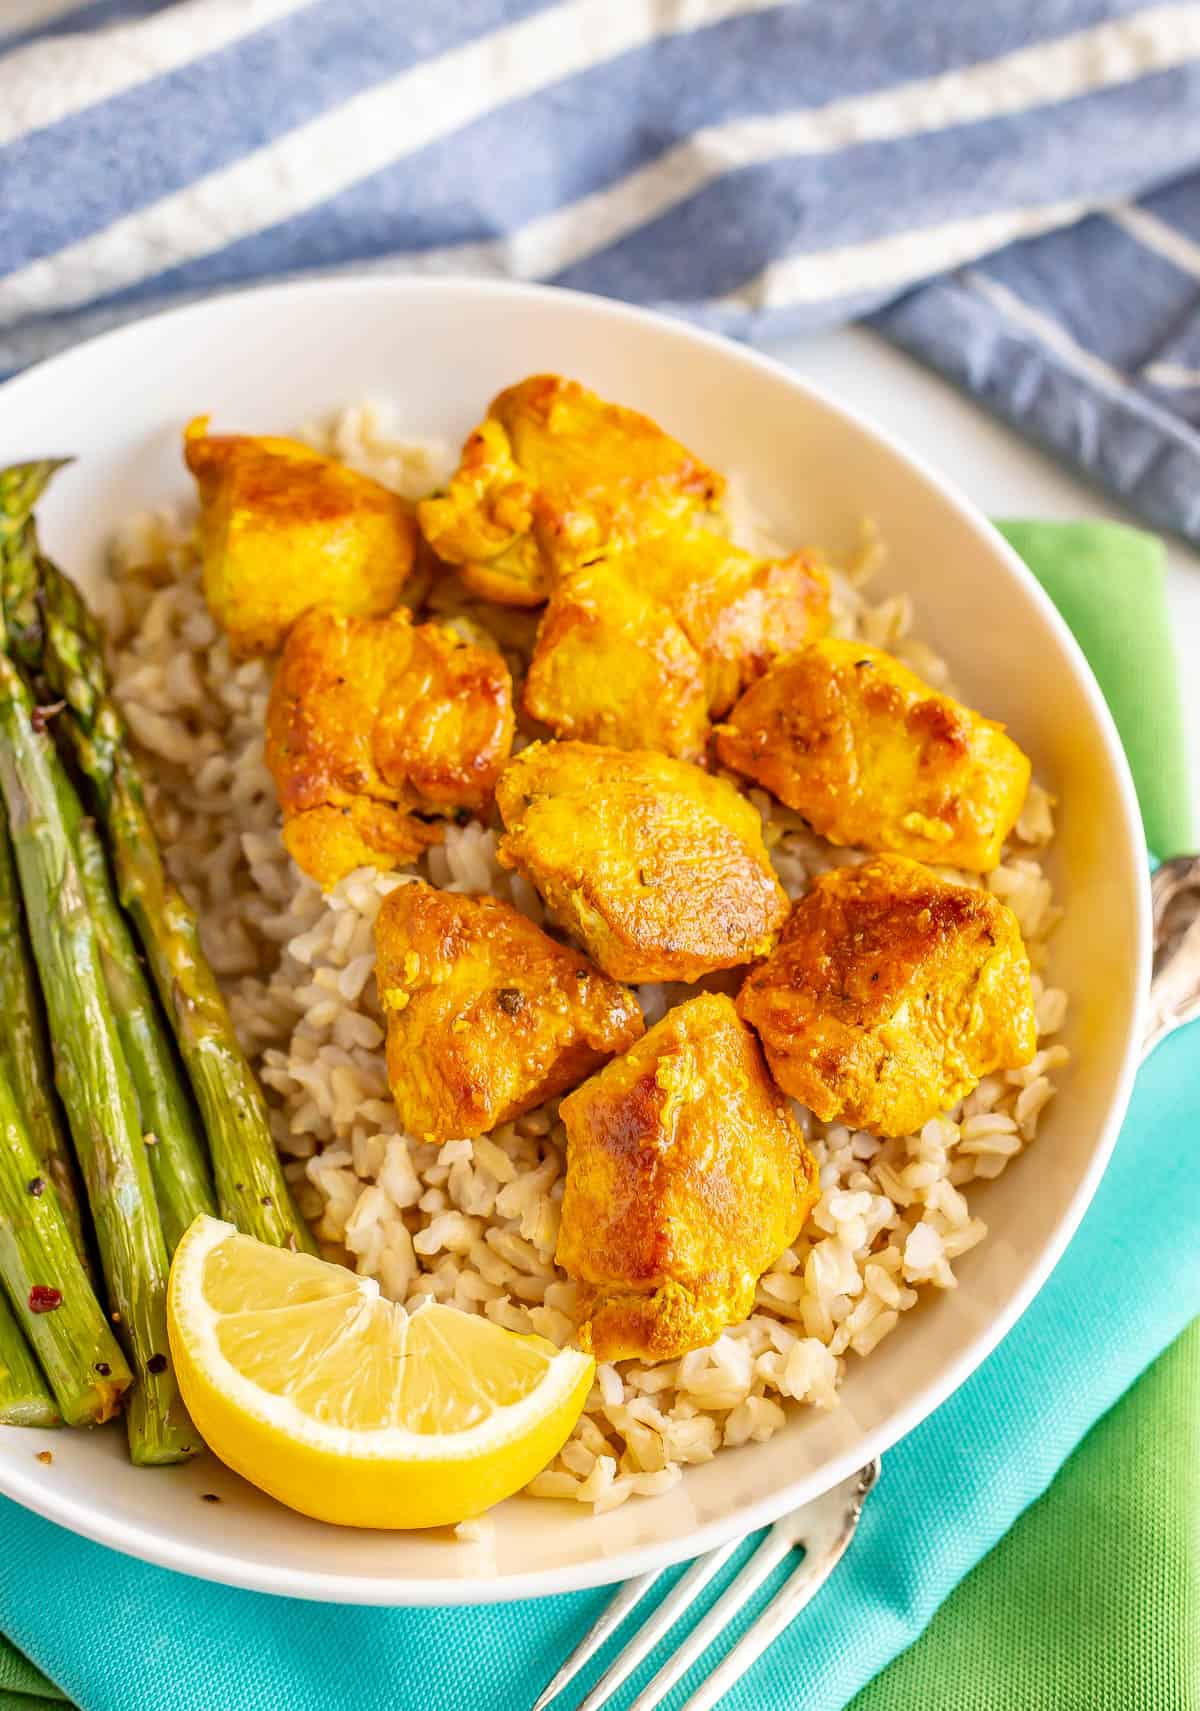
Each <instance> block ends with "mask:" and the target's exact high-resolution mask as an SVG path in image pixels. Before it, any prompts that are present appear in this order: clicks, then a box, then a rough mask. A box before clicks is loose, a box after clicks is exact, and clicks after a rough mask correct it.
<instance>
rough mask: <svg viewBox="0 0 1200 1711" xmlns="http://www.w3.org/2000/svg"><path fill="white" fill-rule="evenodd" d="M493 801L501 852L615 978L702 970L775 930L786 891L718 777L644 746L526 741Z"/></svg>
mask: <svg viewBox="0 0 1200 1711" xmlns="http://www.w3.org/2000/svg"><path fill="white" fill-rule="evenodd" d="M496 804H497V807H498V808H499V810H500V815H501V818H502V819H503V821H504V824H505V826H506V828H507V830H506V832H505V835H504V837H503V838H502V839H501V840H500V846H499V850H498V855H499V858H500V861H501V863H502V864H503V865H504V866H505V867H511V868H516V869H517V870H518V872H520V873H522V874H524V876H525V877H526V879H528V880H530V881H531V882H532V883H533V884H534V885H535V886H536V887H537V888H538V890H539V891H540V892H541V894H542V896H543V897H544V898H545V900H546V905H547V907H548V909H549V911H550V913H551V915H552V916H553V917H554V919H555V920H556V921H557V922H558V923H559V925H560V926H563V927H565V928H566V929H567V931H568V932H570V933H572V934H574V936H575V937H576V938H577V939H578V940H579V942H580V943H581V944H582V945H584V946H586V948H587V950H588V951H589V953H590V954H591V955H592V956H593V957H594V958H595V960H596V961H597V962H598V963H599V964H600V967H601V968H602V969H603V970H604V972H605V973H606V974H611V975H612V977H613V979H614V980H628V981H634V982H636V981H645V980H684V981H690V980H698V979H699V978H700V976H701V975H702V974H708V973H709V972H711V970H713V969H717V968H734V967H736V966H737V964H739V963H743V962H751V961H752V960H753V959H754V958H755V957H758V956H762V955H764V954H765V953H766V952H767V951H768V950H769V949H770V948H771V946H772V945H773V944H774V942H775V934H776V930H777V929H778V928H779V926H780V925H781V924H782V922H783V919H784V917H785V916H786V914H787V909H788V903H787V897H786V895H785V893H784V891H783V888H782V887H781V886H780V884H779V881H778V880H777V879H776V877H775V874H774V871H773V869H772V867H771V863H770V861H769V859H768V857H767V852H766V849H765V848H764V846H763V839H762V823H761V821H760V820H759V816H758V812H757V810H756V809H755V808H754V806H753V804H751V803H750V802H747V801H746V800H745V798H744V797H742V796H740V795H739V794H738V792H737V791H736V790H735V789H734V787H733V786H732V785H731V784H730V783H728V781H727V780H725V779H720V778H712V777H710V776H709V774H708V773H706V772H702V771H701V770H700V768H699V767H696V766H689V764H688V763H687V762H686V761H681V760H674V759H672V758H671V757H670V756H669V755H662V754H653V753H651V752H649V751H648V750H646V751H643V750H637V749H634V750H625V749H615V748H607V747H601V746H600V745H598V744H595V745H594V744H591V743H534V744H532V745H531V746H530V747H529V748H527V749H525V750H524V751H523V752H522V753H521V754H519V755H517V756H515V758H514V759H513V760H512V761H510V762H509V764H508V766H507V767H506V768H505V769H504V771H503V772H502V773H501V775H500V780H499V783H498V784H497V786H496Z"/></svg>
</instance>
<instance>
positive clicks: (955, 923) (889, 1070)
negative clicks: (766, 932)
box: [737, 856, 1037, 1135]
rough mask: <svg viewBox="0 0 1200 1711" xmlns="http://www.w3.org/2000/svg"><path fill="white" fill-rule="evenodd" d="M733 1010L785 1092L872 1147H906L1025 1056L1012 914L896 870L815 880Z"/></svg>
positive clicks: (1029, 1050) (1028, 995)
mask: <svg viewBox="0 0 1200 1711" xmlns="http://www.w3.org/2000/svg"><path fill="white" fill-rule="evenodd" d="M737 1007H738V1012H739V1014H740V1015H741V1017H742V1020H743V1021H745V1022H749V1023H750V1025H751V1027H753V1028H754V1029H756V1030H757V1033H758V1036H759V1038H760V1039H761V1040H762V1043H763V1049H764V1051H765V1052H766V1054H767V1062H768V1063H769V1064H770V1066H771V1070H772V1073H773V1074H774V1076H775V1079H776V1081H777V1082H778V1083H779V1085H780V1086H781V1087H782V1088H783V1089H784V1090H785V1091H786V1092H788V1093H790V1094H791V1095H792V1097H793V1098H795V1099H799V1100H800V1101H801V1103H802V1104H804V1105H807V1106H808V1107H809V1109H810V1110H811V1111H814V1112H815V1113H816V1115H817V1116H818V1117H820V1118H821V1119H822V1121H823V1122H832V1121H835V1120H836V1121H837V1122H840V1123H848V1124H849V1125H850V1126H851V1127H852V1128H855V1129H868V1130H870V1131H871V1133H872V1134H877V1135H907V1134H911V1133H912V1132H913V1131H915V1130H917V1129H919V1128H920V1127H921V1125H922V1124H923V1123H926V1122H927V1121H928V1120H929V1118H930V1117H936V1116H937V1115H938V1113H939V1112H942V1111H948V1110H949V1109H950V1107H951V1106H952V1105H955V1104H956V1103H957V1102H958V1101H959V1100H960V1099H962V1098H964V1097H965V1096H966V1095H967V1094H968V1093H969V1092H970V1091H971V1089H972V1088H973V1087H975V1086H976V1084H977V1083H978V1082H979V1081H980V1080H981V1079H982V1078H983V1076H985V1075H990V1074H991V1073H992V1071H993V1070H998V1069H1018V1068H1019V1067H1020V1066H1021V1065H1022V1064H1026V1063H1028V1062H1029V1061H1030V1059H1031V1058H1032V1057H1033V1054H1034V1052H1035V1051H1036V1049H1037V1032H1036V1028H1035V1025H1034V1015H1033V992H1032V987H1031V984H1030V975H1029V959H1028V957H1027V956H1026V954H1025V946H1024V944H1023V943H1022V941H1021V933H1020V929H1019V928H1018V926H1017V921H1016V917H1015V916H1014V915H1013V913H1012V911H1011V910H1010V909H1008V908H1007V907H1006V906H1005V905H1004V904H1003V903H1001V902H999V901H998V899H996V898H995V897H993V896H992V895H991V894H990V893H989V892H987V891H984V890H982V889H979V890H976V889H974V888H973V887H971V886H967V885H949V884H947V883H946V882H945V881H944V880H941V879H939V878H938V877H937V876H936V874H933V873H931V872H930V871H929V869H928V868H926V867H922V866H921V864H920V863H919V862H915V861H908V860H906V859H905V858H904V857H902V856H876V857H874V858H873V859H872V860H870V861H867V862H864V863H863V864H862V866H861V867H842V868H835V869H833V870H832V871H831V872H829V873H823V874H822V875H821V876H820V878H819V879H817V880H816V882H815V883H814V885H813V886H812V889H811V890H810V891H809V892H808V893H807V895H806V896H805V897H803V898H802V899H801V900H800V902H799V903H797V905H796V907H795V909H794V911H793V913H792V916H791V919H790V920H789V922H788V924H787V926H786V928H785V929H784V933H783V938H782V940H781V941H780V944H779V947H778V949H777V950H776V951H774V952H773V954H772V955H771V956H769V957H768V958H767V960H766V962H764V963H763V964H762V965H761V966H760V967H759V968H756V969H755V970H754V972H753V973H752V974H751V975H750V977H749V978H748V980H747V981H746V983H745V985H744V986H743V987H742V990H741V993H740V995H739V997H738V1001H737Z"/></svg>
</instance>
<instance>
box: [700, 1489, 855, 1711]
mask: <svg viewBox="0 0 1200 1711" xmlns="http://www.w3.org/2000/svg"><path fill="white" fill-rule="evenodd" d="M878 1477H879V1457H878V1456H876V1458H875V1460H874V1461H872V1462H868V1464H867V1466H866V1467H864V1468H860V1469H859V1471H858V1472H857V1473H856V1474H853V1475H852V1476H851V1477H850V1478H849V1479H847V1480H843V1482H842V1483H841V1485H837V1486H835V1487H834V1488H833V1490H832V1491H831V1492H829V1493H828V1494H827V1497H826V1498H825V1499H820V1498H818V1499H817V1502H816V1503H815V1504H813V1505H810V1506H808V1507H806V1509H805V1510H804V1511H803V1513H804V1514H805V1515H806V1516H807V1517H809V1518H810V1522H811V1520H812V1519H815V1520H816V1526H815V1527H812V1526H811V1525H810V1526H809V1527H808V1528H806V1530H805V1534H804V1560H803V1562H801V1564H800V1565H799V1567H798V1568H797V1569H795V1570H794V1572H793V1573H792V1574H791V1575H790V1576H789V1578H788V1579H787V1580H785V1581H784V1583H783V1585H782V1586H781V1587H780V1589H779V1591H778V1592H777V1593H776V1594H775V1596H774V1598H772V1600H771V1602H770V1603H769V1604H768V1605H767V1607H766V1609H765V1610H764V1611H763V1613H762V1615H761V1616H760V1617H759V1618H758V1620H757V1622H755V1623H754V1624H753V1625H752V1626H751V1627H750V1628H748V1629H747V1631H746V1632H745V1633H744V1634H743V1635H742V1637H741V1639H740V1640H739V1641H738V1643H737V1645H736V1646H734V1648H733V1650H732V1651H731V1652H729V1653H727V1654H726V1656H725V1657H723V1658H722V1659H721V1662H720V1663H719V1664H718V1665H717V1667H716V1669H714V1670H713V1672H712V1674H711V1675H710V1676H709V1677H708V1678H707V1680H706V1681H705V1682H704V1683H703V1684H702V1685H701V1686H700V1687H699V1688H697V1690H696V1692H695V1693H693V1694H692V1697H691V1698H690V1699H689V1700H688V1701H687V1704H686V1705H684V1706H683V1708H682V1711H711V1707H713V1706H714V1705H717V1704H719V1703H720V1701H721V1698H722V1696H723V1695H724V1694H725V1693H726V1692H727V1691H728V1690H729V1688H731V1687H732V1686H733V1684H734V1682H735V1681H739V1680H740V1679H741V1677H742V1676H743V1675H745V1673H746V1671H747V1670H748V1669H749V1668H750V1666H751V1664H753V1663H755V1662H756V1661H757V1660H758V1659H759V1658H760V1657H761V1656H762V1654H763V1653H764V1652H765V1651H766V1650H767V1648H768V1646H771V1645H773V1644H774V1643H775V1641H776V1640H777V1639H778V1638H779V1636H780V1634H782V1633H783V1630H784V1629H785V1628H786V1627H787V1626H788V1624H789V1623H790V1622H792V1621H794V1620H795V1618H796V1617H797V1616H798V1615H799V1614H800V1612H801V1610H803V1609H804V1607H805V1605H806V1604H807V1603H808V1602H809V1600H810V1599H812V1598H813V1597H815V1595H816V1594H817V1593H818V1592H819V1591H820V1590H821V1588H822V1587H823V1586H824V1584H825V1582H826V1581H827V1580H828V1579H829V1576H830V1575H831V1574H832V1573H833V1571H834V1569H835V1568H836V1567H837V1565H838V1563H839V1562H840V1561H841V1560H842V1557H843V1556H844V1555H845V1552H846V1548H847V1546H848V1545H849V1543H850V1541H851V1539H852V1538H853V1537H854V1534H855V1530H856V1528H857V1527H858V1518H859V1516H860V1515H861V1514H862V1506H863V1504H864V1503H865V1502H866V1500H867V1496H868V1494H869V1493H870V1491H871V1488H872V1486H873V1485H874V1484H875V1481H876V1480H877V1479H878ZM830 1499H834V1500H835V1501H830ZM814 1510H817V1511H818V1513H817V1514H816V1516H815V1517H814V1515H813V1511H814ZM791 1519H792V1518H791V1517H788V1519H787V1520H785V1521H782V1522H778V1523H777V1527H778V1528H779V1529H781V1530H786V1532H787V1535H788V1537H789V1542H791V1528H790V1526H789V1522H790V1520H791ZM775 1530H776V1529H775V1528H772V1531H775ZM768 1536H769V1535H768Z"/></svg>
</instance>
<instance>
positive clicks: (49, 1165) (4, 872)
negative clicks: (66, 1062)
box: [0, 807, 91, 1269]
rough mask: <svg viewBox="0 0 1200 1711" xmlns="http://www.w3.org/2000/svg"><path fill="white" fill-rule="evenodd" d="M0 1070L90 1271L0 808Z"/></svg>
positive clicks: (77, 1192) (73, 1173) (72, 1163)
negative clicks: (10, 1086) (5, 1078)
mask: <svg viewBox="0 0 1200 1711" xmlns="http://www.w3.org/2000/svg"><path fill="white" fill-rule="evenodd" d="M0 1018H2V1026H0V1070H3V1072H4V1074H5V1075H7V1077H8V1079H9V1081H10V1083H11V1084H12V1090H13V1094H14V1096H15V1098H16V1101H17V1109H18V1110H19V1111H20V1113H21V1117H22V1119H23V1121H24V1124H25V1128H26V1130H27V1131H28V1134H29V1139H30V1141H31V1143H32V1145H33V1150H34V1152H35V1154H36V1155H37V1159H38V1163H39V1165H40V1167H41V1170H42V1173H43V1174H44V1176H45V1177H46V1178H47V1180H48V1181H49V1182H50V1183H52V1184H53V1186H54V1191H55V1193H56V1194H57V1195H58V1201H59V1205H60V1206H61V1207H62V1213H63V1217H64V1218H65V1219H66V1221H67V1227H68V1229H69V1230H70V1232H71V1235H72V1237H73V1239H74V1242H75V1246H76V1247H77V1249H78V1250H79V1254H80V1257H81V1258H82V1260H83V1262H84V1264H85V1266H87V1267H88V1268H89V1269H90V1265H91V1261H90V1258H89V1256H88V1251H87V1246H86V1242H85V1239H84V1226H83V1214H82V1211H81V1208H80V1198H79V1195H80V1189H79V1177H78V1173H77V1172H76V1169H75V1160H74V1158H73V1157H72V1154H71V1143H70V1141H69V1140H68V1138H67V1134H66V1130H65V1128H64V1126H63V1121H62V1114H61V1110H60V1107H59V1103H58V1097H57V1095H56V1094H55V1091H54V1072H53V1070H52V1068H51V1064H50V1046H49V1042H48V1041H47V1039H46V1022H45V1017H44V1016H43V1014H42V998H41V994H40V992H39V991H38V985H37V973H36V971H35V969H34V967H33V961H32V958H31V957H30V954H29V945H28V942H27V940H26V937H25V922H24V920H23V918H22V912H21V895H20V891H19V889H18V886H17V870H16V867H15V865H14V863H13V854H12V845H11V843H10V842H9V837H8V824H7V820H6V817H5V815H4V812H3V808H2V807H0Z"/></svg>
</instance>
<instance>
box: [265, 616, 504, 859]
mask: <svg viewBox="0 0 1200 1711" xmlns="http://www.w3.org/2000/svg"><path fill="white" fill-rule="evenodd" d="M512 737H513V709H512V684H511V681H510V679H509V674H508V668H507V666H506V665H505V663H504V661H503V659H502V658H501V656H500V655H499V654H498V653H495V652H493V651H492V650H491V649H488V648H482V647H476V646H475V645H474V644H472V643H469V642H463V641H460V640H459V638H458V637H457V636H455V635H454V634H453V633H452V632H451V631H449V630H447V629H444V628H442V627H441V626H440V625H437V624H421V625H419V626H414V624H413V622H412V619H411V617H410V615H409V614H408V612H407V611H405V610H403V609H400V610H398V611H395V612H391V613H389V614H388V615H387V617H384V618H346V617H342V616H341V615H340V614H339V613H337V612H332V611H330V610H329V609H328V608H326V607H314V608H313V609H311V610H310V611H308V612H306V613H305V614H304V616H303V617H302V618H300V620H299V621H298V622H297V623H296V624H295V625H294V626H293V628H292V630H291V633H290V634H289V636H288V639H287V642H286V643H285V645H284V649H283V654H282V656H281V658H280V661H279V666H278V669H277V671H276V673H275V681H274V684H273V685H272V689H271V700H270V704H269V706H268V708H267V744H266V757H267V765H268V767H269V768H270V770H271V776H272V777H273V778H274V780H275V787H276V789H277V791H278V792H279V803H280V807H281V808H282V810H283V817H284V842H285V844H287V847H288V849H289V850H290V852H291V854H292V855H293V856H294V857H295V859H296V861H297V862H299V864H300V865H301V866H302V867H303V868H304V869H305V871H306V872H308V873H311V874H312V875H313V877H314V878H315V879H317V880H319V881H320V883H321V884H322V885H326V886H328V885H332V884H335V883H336V881H337V880H338V879H340V878H341V877H342V876H343V874H345V873H349V872H350V871H351V869H352V868H354V867H356V866H359V865H361V863H362V862H364V861H370V862H373V864H374V865H375V866H376V867H383V868H388V867H395V866H397V865H399V864H400V863H402V862H407V861H411V860H413V859H414V857H415V855H416V854H417V853H419V852H420V850H421V849H422V848H424V847H425V846H426V845H427V844H429V843H431V842H434V841H436V838H437V834H436V833H431V832H430V831H429V829H428V828H427V827H425V826H423V824H422V823H421V822H420V821H418V820H415V819H414V818H413V817H412V816H413V814H414V813H415V812H420V813H422V814H448V813H455V812H456V811H457V810H459V809H468V810H473V811H477V812H481V811H483V810H485V809H487V808H489V807H490V805H491V800H492V791H493V788H494V786H495V782H496V777H497V775H498V773H499V771H500V768H501V767H502V766H503V765H504V762H505V761H506V760H507V758H508V753H509V750H510V748H511V747H512ZM331 811H333V812H331ZM313 816H316V817H315V818H314V817H313ZM339 822H340V824H339ZM353 858H357V859H353Z"/></svg>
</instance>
